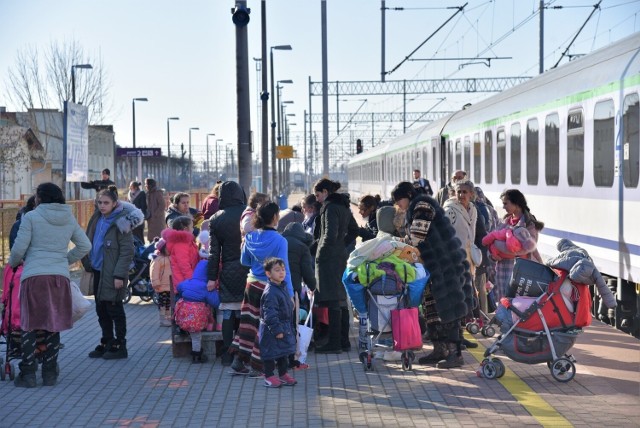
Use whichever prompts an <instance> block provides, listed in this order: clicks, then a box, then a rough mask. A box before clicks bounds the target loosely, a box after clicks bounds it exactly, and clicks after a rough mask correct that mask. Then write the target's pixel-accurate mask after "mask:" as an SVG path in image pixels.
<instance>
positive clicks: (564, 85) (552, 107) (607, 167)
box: [349, 33, 640, 334]
mask: <svg viewBox="0 0 640 428" xmlns="http://www.w3.org/2000/svg"><path fill="white" fill-rule="evenodd" d="M639 154H640V33H636V34H634V35H632V36H630V37H627V38H626V39H623V40H621V41H619V42H617V43H614V44H612V45H610V46H608V47H605V48H602V49H600V50H598V51H594V52H593V53H591V54H589V55H586V56H584V57H582V58H580V59H577V60H575V61H573V62H570V63H568V64H566V65H564V66H562V67H559V68H557V69H554V70H550V71H547V72H546V73H544V74H542V75H540V76H538V77H535V78H533V79H531V80H530V81H528V82H525V83H523V84H521V85H518V86H517V87H514V88H512V89H509V90H506V91H504V92H502V93H500V94H498V95H495V96H493V97H490V98H488V99H486V100H484V101H482V102H480V103H478V104H476V105H474V106H470V107H468V108H466V109H464V110H461V111H459V112H456V113H454V114H452V115H451V116H449V117H447V118H443V119H440V120H438V121H436V122H432V123H430V124H429V125H426V126H424V127H422V128H420V129H417V130H415V131H413V132H411V133H407V134H405V135H403V136H402V137H400V138H398V139H396V140H394V141H391V142H389V143H387V144H384V145H381V146H380V147H376V148H374V149H371V150H369V151H365V152H364V153H363V154H361V155H359V156H357V157H355V158H354V159H352V161H351V162H350V163H349V191H350V193H351V194H352V197H355V198H357V197H360V196H362V195H364V194H367V193H370V194H380V195H381V196H383V197H389V196H390V193H391V189H392V188H393V186H394V185H395V184H397V183H398V182H400V181H403V180H404V181H411V180H412V175H411V172H412V170H413V169H414V168H419V169H421V170H422V171H423V176H425V177H427V178H428V179H429V180H431V182H432V186H433V187H434V188H435V187H437V186H443V185H444V183H446V182H447V181H448V178H449V177H450V176H451V174H452V172H453V171H454V170H457V169H462V170H465V171H467V173H468V177H469V178H470V179H471V180H472V181H473V182H474V183H475V184H476V185H477V186H480V187H482V189H483V190H484V192H485V194H486V195H487V196H488V197H489V199H490V200H491V201H493V203H494V204H495V205H497V206H496V208H498V209H499V210H500V209H501V204H500V200H499V195H500V193H501V192H502V191H503V190H505V189H508V188H518V189H519V190H521V191H522V192H523V193H524V195H525V196H526V197H527V202H528V204H529V207H530V208H531V211H532V213H534V214H535V215H536V217H537V218H538V219H539V220H541V221H543V222H544V223H545V228H544V230H543V231H542V233H541V235H540V239H539V250H540V251H541V253H542V254H543V255H546V256H554V255H556V254H557V250H556V249H555V244H556V242H557V241H558V240H559V239H560V238H569V239H571V240H572V241H574V242H575V243H576V244H577V245H579V246H581V247H583V248H585V249H586V250H587V251H589V254H590V255H591V256H592V258H593V260H594V262H595V263H596V266H597V267H598V269H599V270H600V271H601V272H602V273H603V274H606V275H607V276H608V277H610V278H613V279H616V280H617V297H618V299H619V300H620V301H621V302H622V305H620V306H619V310H618V314H617V322H618V323H619V324H620V326H621V327H623V328H626V329H629V330H633V331H634V333H636V334H637V332H638V330H639V329H640V317H638V315H637V314H635V312H637V311H638V310H639V309H638V308H639V307H640V306H639V305H638V300H639V299H640V297H639V296H640V294H639V293H640V285H638V284H639V283H640V226H638V223H637V222H638V220H639V219H640V188H639V186H638V181H639V173H640V165H639V163H640V162H639ZM630 324H631V325H630Z"/></svg>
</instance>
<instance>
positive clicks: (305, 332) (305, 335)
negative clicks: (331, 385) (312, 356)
mask: <svg viewBox="0 0 640 428" xmlns="http://www.w3.org/2000/svg"><path fill="white" fill-rule="evenodd" d="M311 307H313V296H312V297H311ZM312 317H313V311H310V312H309V315H308V316H307V319H306V320H305V322H304V324H302V325H299V326H298V352H297V355H298V361H300V363H306V362H307V351H308V350H309V344H310V343H311V338H312V337H313V328H311V327H309V323H310V322H311V318H312Z"/></svg>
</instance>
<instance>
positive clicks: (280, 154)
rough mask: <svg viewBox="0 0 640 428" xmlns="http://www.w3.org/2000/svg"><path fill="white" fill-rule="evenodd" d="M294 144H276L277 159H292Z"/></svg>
mask: <svg viewBox="0 0 640 428" xmlns="http://www.w3.org/2000/svg"><path fill="white" fill-rule="evenodd" d="M292 158H293V146H276V159H292Z"/></svg>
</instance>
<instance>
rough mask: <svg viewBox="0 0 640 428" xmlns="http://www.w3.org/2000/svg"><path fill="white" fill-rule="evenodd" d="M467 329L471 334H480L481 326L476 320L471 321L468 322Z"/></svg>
mask: <svg viewBox="0 0 640 428" xmlns="http://www.w3.org/2000/svg"><path fill="white" fill-rule="evenodd" d="M467 331H468V332H469V333H471V334H478V332H479V331H480V327H479V326H478V324H476V323H475V322H470V323H468V324H467Z"/></svg>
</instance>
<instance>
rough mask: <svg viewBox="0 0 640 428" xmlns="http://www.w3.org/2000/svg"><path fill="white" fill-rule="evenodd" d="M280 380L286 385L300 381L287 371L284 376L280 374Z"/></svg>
mask: <svg viewBox="0 0 640 428" xmlns="http://www.w3.org/2000/svg"><path fill="white" fill-rule="evenodd" d="M274 377H275V376H274ZM280 382H281V383H282V385H284V386H293V385H295V384H296V383H298V381H297V380H295V378H294V377H293V376H291V375H290V374H289V373H285V374H283V375H282V376H280Z"/></svg>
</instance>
